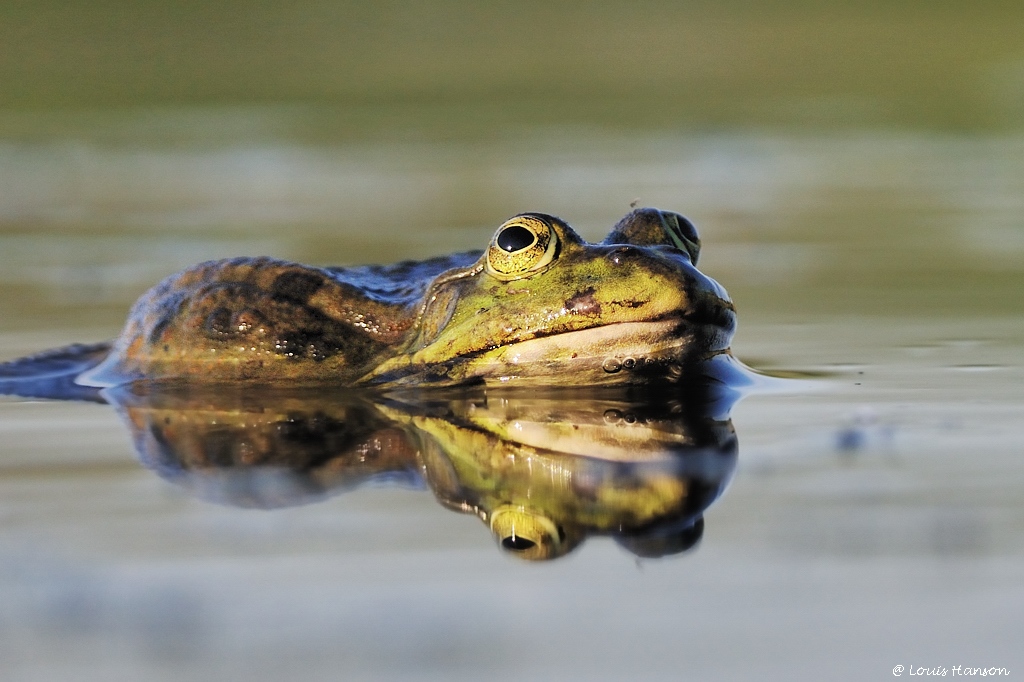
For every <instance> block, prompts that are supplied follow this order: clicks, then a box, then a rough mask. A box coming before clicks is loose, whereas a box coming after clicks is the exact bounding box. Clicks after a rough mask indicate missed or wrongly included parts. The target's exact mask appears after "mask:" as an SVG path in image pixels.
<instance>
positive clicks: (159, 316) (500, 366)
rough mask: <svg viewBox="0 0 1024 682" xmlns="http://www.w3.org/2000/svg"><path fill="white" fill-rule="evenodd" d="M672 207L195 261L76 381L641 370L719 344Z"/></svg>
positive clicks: (555, 378) (568, 380) (571, 375)
mask: <svg viewBox="0 0 1024 682" xmlns="http://www.w3.org/2000/svg"><path fill="white" fill-rule="evenodd" d="M698 252H699V241H698V239H697V235H696V231H695V229H694V228H693V226H692V225H691V224H690V223H689V222H688V221H687V220H686V219H685V218H683V217H682V216H680V215H678V214H675V213H669V212H663V211H658V210H655V209H637V210H636V211H633V212H632V213H630V214H629V215H627V216H626V217H625V218H623V219H622V221H620V222H619V223H618V225H616V227H615V229H614V230H613V231H612V233H611V234H610V235H609V236H608V237H607V238H606V239H605V240H604V241H603V242H601V243H600V244H589V243H587V242H584V241H583V240H582V239H581V238H580V237H579V236H578V235H577V234H576V233H575V232H574V231H573V230H572V229H571V228H570V227H569V226H568V225H566V224H565V223H564V222H562V221H561V220H559V219H557V218H554V217H551V216H546V215H542V214H536V213H528V214H522V215H520V216H516V217H514V218H512V219H510V220H509V221H508V222H506V223H505V224H504V225H502V226H501V227H500V228H499V230H498V232H497V233H496V234H495V236H494V238H493V239H492V240H491V243H490V245H489V246H488V248H487V249H486V250H485V251H483V252H468V253H461V254H455V255H452V256H448V257H442V258H435V259H431V260H426V261H419V262H412V261H407V262H403V263H398V264H396V265H391V266H364V267H353V268H316V267H309V266H304V265H298V264H295V263H288V262H283V261H278V260H273V259H269V258H239V259H232V260H223V261H213V262H208V263H203V264H200V265H197V266H195V267H193V268H190V269H188V270H185V271H184V272H182V273H179V274H177V275H174V276H172V277H169V278H168V279H166V280H164V281H163V282H161V283H160V284H158V285H157V286H156V287H154V288H153V289H151V290H150V291H149V292H147V293H146V294H145V295H143V296H142V298H141V299H139V301H138V302H137V303H136V304H135V306H134V307H133V308H132V311H131V313H130V315H129V318H128V322H127V324H126V326H125V328H124V330H123V331H122V332H121V334H120V336H119V337H118V338H117V339H116V340H115V341H114V343H113V345H112V346H111V349H110V352H109V354H108V355H107V356H106V357H105V359H103V360H102V362H100V363H99V364H98V365H97V366H95V367H93V368H91V369H89V370H88V371H85V372H84V373H82V374H81V375H80V376H78V377H77V380H76V381H77V382H78V383H79V384H82V385H87V386H114V385H121V384H126V383H131V382H134V381H139V380H156V381H180V382H237V381H247V382H262V383H320V382H327V383H331V384H335V385H347V386H384V387H387V386H409V385H425V384H431V385H441V386H450V385H460V384H470V383H481V382H482V383H487V384H491V383H496V384H497V383H509V382H512V383H513V384H517V385H531V386H532V385H566V384H579V385H593V384H605V383H608V384H620V385H622V384H646V383H659V382H675V381H679V380H680V379H681V377H682V376H683V375H684V374H685V372H684V368H685V367H686V365H687V363H688V362H690V361H691V360H700V359H705V358H707V357H709V356H711V355H714V354H716V353H720V352H726V351H727V350H728V346H729V341H730V338H731V335H732V331H733V328H734V326H735V315H734V312H733V307H732V304H731V302H730V301H729V299H728V296H727V294H726V293H725V291H724V290H723V289H722V288H721V287H720V286H719V285H718V284H717V283H715V282H714V281H713V280H711V279H710V278H708V277H706V276H704V275H703V274H701V273H700V272H699V271H698V270H697V269H696V267H695V265H694V264H695V262H696V259H697V255H698Z"/></svg>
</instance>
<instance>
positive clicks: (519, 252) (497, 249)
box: [487, 215, 558, 281]
mask: <svg viewBox="0 0 1024 682" xmlns="http://www.w3.org/2000/svg"><path fill="white" fill-rule="evenodd" d="M557 251H558V237H557V235H556V234H555V231H554V230H553V229H551V226H550V225H549V224H548V223H547V222H545V221H544V220H541V219H540V218H539V217H537V216H533V215H521V216H516V217H515V218H512V219H511V220H509V221H508V222H506V223H505V224H504V225H502V226H501V227H499V228H498V231H497V232H496V233H495V235H494V239H492V240H491V245H490V247H489V248H488V249H487V272H488V273H490V274H491V275H493V276H494V277H496V278H498V279H500V280H503V281H511V280H513V279H520V278H522V277H527V276H529V275H532V274H534V273H536V272H539V271H540V270H542V269H543V268H544V267H545V266H547V265H548V264H549V263H550V262H551V261H552V260H554V258H555V253H556V252H557Z"/></svg>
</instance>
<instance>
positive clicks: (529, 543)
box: [501, 535, 537, 552]
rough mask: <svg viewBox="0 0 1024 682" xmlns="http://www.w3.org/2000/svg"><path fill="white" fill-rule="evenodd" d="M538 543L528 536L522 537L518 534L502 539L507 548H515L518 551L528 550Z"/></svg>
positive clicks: (503, 545) (502, 544)
mask: <svg viewBox="0 0 1024 682" xmlns="http://www.w3.org/2000/svg"><path fill="white" fill-rule="evenodd" d="M536 544H537V543H536V542H534V541H533V540H527V539H526V538H524V537H520V536H518V535H513V536H511V537H507V538H505V539H503V540H502V541H501V546H502V547H504V548H505V549H511V550H514V551H516V552H523V551H526V550H528V549H530V548H531V547H533V546H534V545H536Z"/></svg>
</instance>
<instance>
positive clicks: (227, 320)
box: [203, 307, 236, 334]
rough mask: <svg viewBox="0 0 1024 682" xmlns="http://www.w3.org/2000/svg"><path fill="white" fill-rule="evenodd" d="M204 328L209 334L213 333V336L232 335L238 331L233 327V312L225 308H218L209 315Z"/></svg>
mask: <svg viewBox="0 0 1024 682" xmlns="http://www.w3.org/2000/svg"><path fill="white" fill-rule="evenodd" d="M203 326H204V327H205V328H206V331H207V333H209V332H213V334H230V333H232V332H234V331H236V330H235V329H233V328H232V326H231V310H230V309H228V308H224V307H221V308H217V309H215V310H214V311H213V312H212V313H210V314H209V315H207V316H206V322H205V323H204V324H203Z"/></svg>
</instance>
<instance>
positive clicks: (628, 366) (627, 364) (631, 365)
mask: <svg viewBox="0 0 1024 682" xmlns="http://www.w3.org/2000/svg"><path fill="white" fill-rule="evenodd" d="M622 366H623V367H625V368H626V369H633V368H634V367H636V360H634V359H633V358H626V359H625V360H623V361H622Z"/></svg>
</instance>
